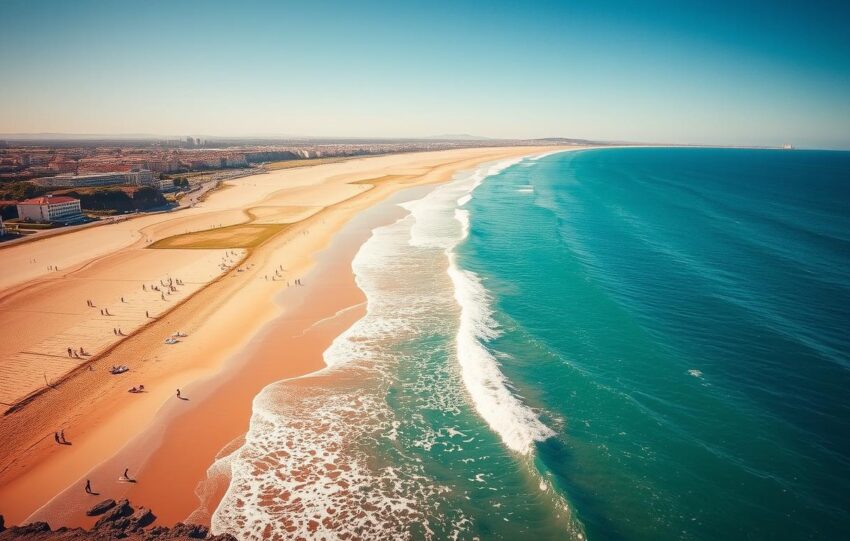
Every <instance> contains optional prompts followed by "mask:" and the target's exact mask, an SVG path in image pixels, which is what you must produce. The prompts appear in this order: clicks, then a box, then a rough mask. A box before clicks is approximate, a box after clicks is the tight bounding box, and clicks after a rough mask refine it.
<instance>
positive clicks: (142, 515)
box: [130, 507, 156, 530]
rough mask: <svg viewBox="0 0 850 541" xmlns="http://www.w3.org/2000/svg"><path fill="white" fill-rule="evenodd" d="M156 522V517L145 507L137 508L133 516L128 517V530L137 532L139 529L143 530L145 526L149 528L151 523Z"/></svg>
mask: <svg viewBox="0 0 850 541" xmlns="http://www.w3.org/2000/svg"><path fill="white" fill-rule="evenodd" d="M155 520H156V515H154V514H153V513H152V512H151V510H150V509H147V508H145V507H139V508H138V509H137V510H136V512H135V513H133V516H131V517H130V529H131V530H138V529H140V528H144V527H145V526H149V525H150V524H151V523H153V521H155Z"/></svg>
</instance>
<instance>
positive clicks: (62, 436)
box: [59, 428, 68, 444]
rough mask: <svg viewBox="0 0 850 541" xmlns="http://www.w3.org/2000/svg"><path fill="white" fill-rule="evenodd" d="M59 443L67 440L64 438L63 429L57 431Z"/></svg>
mask: <svg viewBox="0 0 850 541" xmlns="http://www.w3.org/2000/svg"><path fill="white" fill-rule="evenodd" d="M59 443H65V444H67V443H68V440H66V439H65V429H64V428H63V429H62V430H60V431H59Z"/></svg>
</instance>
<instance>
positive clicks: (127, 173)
mask: <svg viewBox="0 0 850 541" xmlns="http://www.w3.org/2000/svg"><path fill="white" fill-rule="evenodd" d="M557 142H558V143H561V144H563V143H564V142H565V141H557ZM541 143H544V142H543V141H514V140H510V141H509V140H491V139H476V138H472V137H471V136H470V137H466V138H464V137H458V136H455V137H452V138H446V139H419V140H399V139H393V140H320V139H301V140H261V139H257V140H250V139H233V140H224V139H210V138H201V137H191V136H186V137H181V138H172V139H153V138H148V139H120V140H101V139H85V138H75V139H55V140H52V139H49V138H42V139H31V140H25V139H21V140H6V141H0V241H2V240H6V241H8V240H13V239H16V238H20V237H24V236H29V235H39V234H43V233H44V232H45V231H47V230H52V229H55V228H57V227H64V226H74V225H80V224H84V223H88V222H93V221H100V220H103V219H107V218H114V217H115V216H116V215H120V214H127V213H136V212H146V211H164V210H170V209H174V208H179V207H181V206H183V207H186V206H191V205H192V204H194V203H195V202H196V201H197V199H199V197H200V195H202V194H203V193H205V192H207V191H208V190H210V189H212V188H214V187H215V186H217V185H218V184H219V183H220V182H221V181H224V180H229V179H234V178H238V177H241V176H245V175H249V174H257V173H263V172H264V171H266V170H270V169H271V170H273V169H278V168H281V167H290V166H293V165H300V164H307V163H316V161H317V160H319V161H326V160H340V159H347V158H353V157H359V156H373V155H381V154H393V153H399V152H416V151H423V150H449V149H453V148H469V147H480V146H508V145H511V146H522V145H530V144H541ZM544 144H545V143H544Z"/></svg>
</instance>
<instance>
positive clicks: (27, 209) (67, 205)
mask: <svg viewBox="0 0 850 541" xmlns="http://www.w3.org/2000/svg"><path fill="white" fill-rule="evenodd" d="M82 217H83V213H82V209H81V208H80V200H79V199H74V198H73V197H66V196H63V195H55V196H54V195H45V196H43V197H36V198H34V199H27V200H26V201H21V202H20V203H18V218H20V219H21V220H30V221H33V222H73V221H76V220H79V219H81V218H82Z"/></svg>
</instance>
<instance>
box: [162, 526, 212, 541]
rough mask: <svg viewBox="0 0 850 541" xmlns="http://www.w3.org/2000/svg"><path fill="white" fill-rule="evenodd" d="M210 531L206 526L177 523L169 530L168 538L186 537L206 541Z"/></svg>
mask: <svg viewBox="0 0 850 541" xmlns="http://www.w3.org/2000/svg"><path fill="white" fill-rule="evenodd" d="M209 533H210V530H209V528H207V527H206V526H200V525H198V524H183V523H182V522H178V523H177V524H175V525H174V527H173V528H171V534H170V535H169V536H168V537H170V538H172V539H174V538H177V537H188V538H190V539H206V537H207V535H209Z"/></svg>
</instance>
